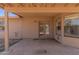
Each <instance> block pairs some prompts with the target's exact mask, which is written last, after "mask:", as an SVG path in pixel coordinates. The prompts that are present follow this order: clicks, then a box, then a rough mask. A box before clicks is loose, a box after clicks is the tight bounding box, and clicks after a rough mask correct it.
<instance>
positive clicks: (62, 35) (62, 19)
mask: <svg viewBox="0 0 79 59" xmlns="http://www.w3.org/2000/svg"><path fill="white" fill-rule="evenodd" d="M61 37H62V38H61V39H62V40H61V41H63V39H64V16H63V15H62V16H61Z"/></svg>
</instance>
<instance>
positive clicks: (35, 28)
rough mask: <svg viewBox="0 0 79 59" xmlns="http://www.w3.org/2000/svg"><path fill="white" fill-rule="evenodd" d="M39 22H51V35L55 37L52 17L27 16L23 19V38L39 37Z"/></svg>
mask: <svg viewBox="0 0 79 59" xmlns="http://www.w3.org/2000/svg"><path fill="white" fill-rule="evenodd" d="M39 22H49V25H50V29H49V30H50V37H53V30H52V27H53V26H52V25H53V24H52V18H51V17H26V18H24V19H23V21H22V28H23V29H22V32H23V33H22V35H23V38H39Z"/></svg>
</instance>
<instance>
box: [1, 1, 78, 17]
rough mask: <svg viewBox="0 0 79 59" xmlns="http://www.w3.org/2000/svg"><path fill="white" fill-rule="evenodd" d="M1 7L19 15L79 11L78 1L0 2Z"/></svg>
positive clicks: (59, 13) (49, 14)
mask: <svg viewBox="0 0 79 59" xmlns="http://www.w3.org/2000/svg"><path fill="white" fill-rule="evenodd" d="M0 7H1V8H4V9H5V10H7V11H9V12H13V13H15V14H17V15H18V16H20V17H26V16H29V15H30V16H31V15H32V16H37V14H38V15H39V16H57V15H62V14H63V15H70V14H74V13H79V3H70V4H68V3H1V4H0Z"/></svg>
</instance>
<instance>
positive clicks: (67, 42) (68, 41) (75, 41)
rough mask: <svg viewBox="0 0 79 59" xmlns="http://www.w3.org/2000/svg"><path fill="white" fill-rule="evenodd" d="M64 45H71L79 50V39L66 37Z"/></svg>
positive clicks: (63, 41)
mask: <svg viewBox="0 0 79 59" xmlns="http://www.w3.org/2000/svg"><path fill="white" fill-rule="evenodd" d="M62 43H63V44H64V45H69V46H72V47H76V48H79V38H73V37H64V39H63V40H62Z"/></svg>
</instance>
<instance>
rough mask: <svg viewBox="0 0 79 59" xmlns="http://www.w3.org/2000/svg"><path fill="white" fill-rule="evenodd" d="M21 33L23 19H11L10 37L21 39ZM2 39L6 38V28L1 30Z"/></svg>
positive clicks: (0, 37)
mask: <svg viewBox="0 0 79 59" xmlns="http://www.w3.org/2000/svg"><path fill="white" fill-rule="evenodd" d="M1 19H3V18H1ZM3 20H4V19H3ZM16 33H17V34H16ZM21 33H22V32H21V19H19V18H11V19H9V38H10V39H20V38H21ZM0 39H4V30H0Z"/></svg>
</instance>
